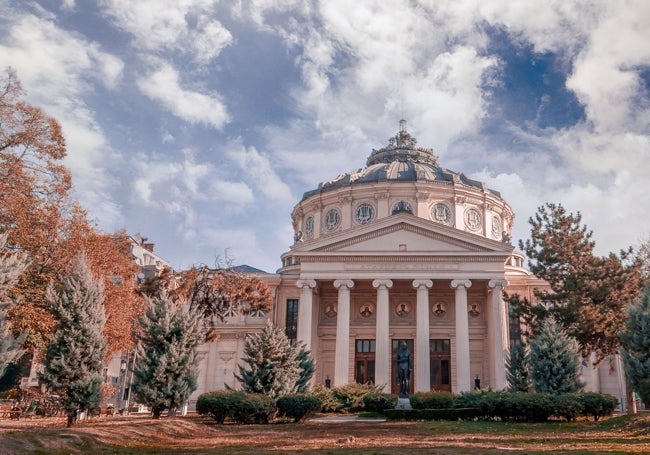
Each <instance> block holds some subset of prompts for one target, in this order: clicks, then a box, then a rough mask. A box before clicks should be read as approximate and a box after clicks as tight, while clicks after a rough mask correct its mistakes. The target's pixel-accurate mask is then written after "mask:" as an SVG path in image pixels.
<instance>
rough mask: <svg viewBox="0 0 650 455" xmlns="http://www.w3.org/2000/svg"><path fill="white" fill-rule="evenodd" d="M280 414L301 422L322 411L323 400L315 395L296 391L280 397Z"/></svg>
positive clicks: (278, 405)
mask: <svg viewBox="0 0 650 455" xmlns="http://www.w3.org/2000/svg"><path fill="white" fill-rule="evenodd" d="M276 404H277V407H278V414H279V415H280V416H282V417H290V418H293V421H294V422H300V421H301V420H303V419H305V418H306V417H308V416H311V415H313V414H314V413H315V412H316V411H320V409H321V406H322V402H321V400H320V398H318V397H316V396H314V395H308V394H304V393H296V394H292V395H285V396H283V397H280V398H278V401H277V402H276Z"/></svg>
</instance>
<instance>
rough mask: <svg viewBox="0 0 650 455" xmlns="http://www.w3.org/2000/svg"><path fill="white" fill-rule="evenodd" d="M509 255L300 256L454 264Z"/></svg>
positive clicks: (307, 260) (322, 260)
mask: <svg viewBox="0 0 650 455" xmlns="http://www.w3.org/2000/svg"><path fill="white" fill-rule="evenodd" d="M507 257H508V255H507V254H503V255H498V256H389V255H378V256H369V255H362V256H348V255H343V256H338V255H337V256H329V255H328V256H321V255H306V256H302V255H301V256H300V262H301V263H302V264H305V263H327V262H346V263H348V262H349V263H355V262H356V263H359V262H369V263H386V262H390V263H448V264H450V265H454V264H457V263H471V262H480V263H485V262H491V263H502V262H503V261H505V259H506V258H507Z"/></svg>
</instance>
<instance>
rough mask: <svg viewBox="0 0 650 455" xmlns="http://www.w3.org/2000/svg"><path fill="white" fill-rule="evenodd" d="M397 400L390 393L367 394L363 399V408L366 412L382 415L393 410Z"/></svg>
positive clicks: (395, 396)
mask: <svg viewBox="0 0 650 455" xmlns="http://www.w3.org/2000/svg"><path fill="white" fill-rule="evenodd" d="M397 398H398V397H397V395H394V394H390V393H369V394H368V395H365V396H364V397H363V406H364V409H365V410H366V411H369V412H378V413H379V414H383V413H384V411H385V410H386V409H395V406H396V405H397ZM411 403H412V402H411Z"/></svg>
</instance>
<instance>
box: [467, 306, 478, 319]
mask: <svg viewBox="0 0 650 455" xmlns="http://www.w3.org/2000/svg"><path fill="white" fill-rule="evenodd" d="M467 312H468V313H469V315H470V316H472V317H473V318H476V317H478V316H480V314H481V305H479V304H478V303H471V304H469V305H467Z"/></svg>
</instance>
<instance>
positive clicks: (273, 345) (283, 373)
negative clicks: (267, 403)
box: [235, 321, 313, 398]
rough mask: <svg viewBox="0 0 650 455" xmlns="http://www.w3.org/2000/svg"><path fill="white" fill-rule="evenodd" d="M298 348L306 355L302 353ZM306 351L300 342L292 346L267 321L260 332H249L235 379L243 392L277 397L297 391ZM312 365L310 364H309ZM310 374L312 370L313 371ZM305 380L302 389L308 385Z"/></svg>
mask: <svg viewBox="0 0 650 455" xmlns="http://www.w3.org/2000/svg"><path fill="white" fill-rule="evenodd" d="M301 349H302V350H303V352H305V354H302V355H303V356H304V357H302V359H303V360H301V358H300V357H301V353H300V351H301ZM308 356H309V354H308V351H305V350H304V347H301V345H292V344H291V341H290V340H289V338H287V336H286V335H285V333H284V331H283V330H281V329H280V328H278V327H275V326H273V323H272V322H271V321H268V322H267V324H266V326H265V327H264V330H262V332H261V333H259V334H251V335H249V337H248V339H247V340H246V345H245V346H244V358H243V359H242V360H243V362H244V363H245V364H246V365H245V366H244V365H240V366H239V375H237V374H235V378H237V380H238V381H239V382H240V383H241V385H242V388H243V390H244V391H246V392H252V393H263V394H265V395H268V396H270V397H271V398H278V397H281V396H283V395H286V394H288V393H294V392H296V391H297V386H298V383H299V381H301V372H302V371H304V370H303V368H301V363H302V364H303V365H304V367H305V368H308V364H309V362H308V361H306V360H305V359H307V357H308ZM312 365H313V363H312ZM312 374H313V372H312ZM308 381H309V380H308V379H307V380H306V381H305V382H304V383H303V384H302V385H301V387H302V389H303V390H305V389H306V387H307V382H308Z"/></svg>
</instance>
